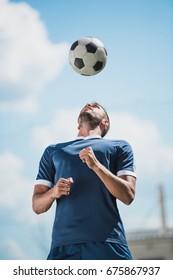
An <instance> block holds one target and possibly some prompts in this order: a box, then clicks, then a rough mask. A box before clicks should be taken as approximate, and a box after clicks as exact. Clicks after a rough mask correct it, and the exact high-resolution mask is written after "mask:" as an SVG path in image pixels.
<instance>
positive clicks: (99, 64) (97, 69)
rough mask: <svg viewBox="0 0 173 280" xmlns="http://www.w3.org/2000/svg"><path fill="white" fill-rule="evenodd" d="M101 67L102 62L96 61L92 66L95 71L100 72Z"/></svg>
mask: <svg viewBox="0 0 173 280" xmlns="http://www.w3.org/2000/svg"><path fill="white" fill-rule="evenodd" d="M102 67H103V62H102V61H97V62H96V64H95V65H94V66H93V68H94V70H95V71H99V70H101V69H102Z"/></svg>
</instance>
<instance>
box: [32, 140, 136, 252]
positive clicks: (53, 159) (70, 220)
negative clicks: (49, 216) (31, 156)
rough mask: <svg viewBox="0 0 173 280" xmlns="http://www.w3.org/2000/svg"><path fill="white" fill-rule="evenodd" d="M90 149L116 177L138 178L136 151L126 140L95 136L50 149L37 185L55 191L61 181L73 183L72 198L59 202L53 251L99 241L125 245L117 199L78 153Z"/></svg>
mask: <svg viewBox="0 0 173 280" xmlns="http://www.w3.org/2000/svg"><path fill="white" fill-rule="evenodd" d="M88 146H91V147H92V149H93V151H94V153H95V155H96V158H97V159H98V160H99V161H100V163H102V164H103V165H104V166H105V167H106V168H107V169H109V170H110V171H111V172H112V173H113V174H115V175H117V176H120V175H131V176H135V169H134V156H133V152H132V149H131V146H130V145H129V144H128V143H127V142H126V141H122V140H119V141H116V140H107V139H104V138H100V137H97V136H94V137H86V138H77V139H76V140H73V141H69V142H65V143H60V144H56V145H50V146H49V147H47V148H46V150H45V151H44V154H43V156H42V158H41V160H40V165H39V172H38V175H37V178H36V184H44V185H46V186H48V187H50V188H52V187H53V186H54V185H55V184H56V183H57V181H58V179H59V178H68V177H72V178H73V180H74V183H73V184H72V187H71V191H70V195H69V196H62V197H61V198H59V199H56V213H55V220H54V225H53V231H52V244H51V248H55V247H57V246H62V245H68V244H75V243H84V242H96V241H110V242H116V243H121V244H126V237H125V233H124V227H123V223H122V221H121V217H120V214H119V211H118V208H117V203H116V198H115V197H113V196H112V195H111V194H110V192H109V191H108V190H107V188H106V187H105V185H104V184H103V182H102V181H101V179H100V178H99V177H98V176H97V175H96V174H95V172H94V171H93V170H92V169H90V168H89V167H88V166H87V165H86V164H85V163H83V162H82V161H81V159H80V158H79V152H80V151H81V150H82V149H84V148H86V147H88Z"/></svg>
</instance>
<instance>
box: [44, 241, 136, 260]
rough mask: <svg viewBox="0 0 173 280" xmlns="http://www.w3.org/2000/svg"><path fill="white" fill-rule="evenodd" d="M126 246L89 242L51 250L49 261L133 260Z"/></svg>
mask: <svg viewBox="0 0 173 280" xmlns="http://www.w3.org/2000/svg"><path fill="white" fill-rule="evenodd" d="M131 259H132V256H131V253H130V251H129V249H128V247H127V246H126V245H122V244H121V245H120V244H117V243H110V242H87V243H79V244H71V245H65V246H60V247H56V248H53V249H51V251H50V253H49V255H48V257H47V260H131Z"/></svg>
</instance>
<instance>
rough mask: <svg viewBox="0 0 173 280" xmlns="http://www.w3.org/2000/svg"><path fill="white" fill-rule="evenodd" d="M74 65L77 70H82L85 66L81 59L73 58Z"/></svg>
mask: <svg viewBox="0 0 173 280" xmlns="http://www.w3.org/2000/svg"><path fill="white" fill-rule="evenodd" d="M74 65H75V66H76V67H77V68H78V69H82V68H83V67H84V66H85V65H84V63H83V60H82V58H75V60H74Z"/></svg>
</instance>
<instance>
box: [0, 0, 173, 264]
mask: <svg viewBox="0 0 173 280" xmlns="http://www.w3.org/2000/svg"><path fill="white" fill-rule="evenodd" d="M172 35H173V3H172V1H169V0H165V1H161V0H145V1H144V0H131V1H130V0H129V1H128V0H122V1H120V0H119V1H118V0H107V1H101V2H100V1H98V0H95V1H87V2H84V1H77V0H73V1H53V0H49V1H46V0H42V1H41V0H37V1H34V0H27V1H24V0H23V1H20V0H14V1H8V0H1V1H0V137H1V145H0V173H1V184H0V191H1V196H0V218H1V231H0V239H1V242H0V244H1V245H0V259H45V258H46V256H47V253H48V250H49V246H50V235H51V227H52V222H53V217H54V207H52V209H51V210H50V211H49V212H48V213H46V214H43V215H39V216H37V215H35V214H34V213H33V212H32V209H31V196H32V192H33V185H34V181H35V177H36V174H37V169H38V162H39V160H40V156H41V155H42V153H43V150H44V149H45V147H46V146H47V145H49V144H51V143H55V142H61V141H66V140H69V139H72V138H74V137H75V136H76V134H77V125H76V118H77V115H78V112H79V110H80V108H81V107H82V106H83V105H84V104H85V103H86V102H90V101H93V100H96V101H98V102H100V103H101V104H102V105H103V106H104V107H105V108H106V109H107V111H108V113H109V114H110V118H111V130H110V132H109V134H108V136H107V138H113V139H126V140H128V141H129V142H130V144H131V145H132V147H133V149H134V152H135V157H136V166H137V175H138V181H137V193H136V199H135V201H134V202H133V204H131V205H130V206H125V205H123V204H122V203H119V208H120V212H121V215H122V219H123V220H124V225H125V228H126V231H127V232H128V231H133V230H138V229H144V230H147V229H152V228H154V229H159V228H160V226H161V221H160V208H159V197H158V186H159V185H162V186H163V187H164V198H165V208H166V218H167V226H168V227H173V215H172V213H173V203H172V201H173V189H172V172H173V132H172V127H173V82H172V76H173V36H172ZM83 36H93V37H96V38H98V39H100V40H101V41H102V42H103V43H104V44H105V47H106V48H107V52H108V61H107V65H106V67H105V68H104V70H103V71H102V72H101V73H99V74H97V75H95V76H93V77H84V76H80V75H79V74H77V73H76V72H74V71H73V70H72V68H71V67H70V65H69V63H68V51H69V48H70V45H71V44H72V43H73V42H74V41H75V40H76V39H78V38H80V37H83Z"/></svg>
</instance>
